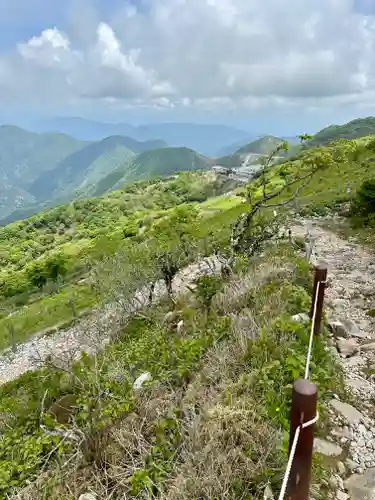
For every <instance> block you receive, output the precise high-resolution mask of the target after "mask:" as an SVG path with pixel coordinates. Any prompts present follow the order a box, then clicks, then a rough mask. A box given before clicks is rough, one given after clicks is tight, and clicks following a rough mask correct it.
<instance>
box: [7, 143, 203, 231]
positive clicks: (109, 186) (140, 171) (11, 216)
mask: <svg viewBox="0 0 375 500" xmlns="http://www.w3.org/2000/svg"><path fill="white" fill-rule="evenodd" d="M84 144H85V145H84V147H81V149H79V150H77V151H75V152H74V153H72V154H69V155H67V156H66V157H65V158H63V159H62V160H60V161H59V162H57V163H56V164H55V165H54V166H53V168H51V169H49V170H48V172H47V173H41V174H40V175H39V176H38V177H37V178H36V179H35V180H34V181H33V182H30V183H29V185H28V186H27V189H25V190H22V188H21V187H18V186H8V189H9V193H10V195H9V196H8V198H5V197H4V198H3V204H4V206H5V205H6V206H7V209H6V210H3V211H2V212H1V214H0V220H1V223H3V224H4V223H5V222H6V223H9V222H12V221H14V220H17V219H19V218H25V217H29V216H31V215H33V214H35V213H37V212H39V211H41V210H42V209H45V208H49V207H53V206H55V205H57V204H61V203H64V202H67V201H69V200H72V199H77V198H82V197H88V196H97V195H101V194H103V193H105V192H107V191H110V190H113V189H115V188H116V187H122V186H124V185H125V184H127V183H129V182H132V181H135V180H140V179H149V178H155V177H163V176H170V175H172V174H174V173H176V172H180V171H189V170H190V171H192V170H207V169H209V168H210V167H211V166H212V165H213V160H212V159H210V158H207V157H205V156H203V155H200V154H198V153H196V152H195V151H193V150H191V149H189V148H170V147H167V146H166V143H165V142H163V141H160V140H155V141H146V142H137V141H135V140H133V139H129V138H128V137H121V136H112V137H107V138H105V139H103V140H101V141H98V142H93V143H89V144H87V143H84ZM155 146H159V147H157V148H155V149H148V148H152V147H155ZM130 148H132V149H130ZM137 153H138V154H137ZM10 198H12V200H10ZM21 198H22V201H19V200H20V199H21Z"/></svg>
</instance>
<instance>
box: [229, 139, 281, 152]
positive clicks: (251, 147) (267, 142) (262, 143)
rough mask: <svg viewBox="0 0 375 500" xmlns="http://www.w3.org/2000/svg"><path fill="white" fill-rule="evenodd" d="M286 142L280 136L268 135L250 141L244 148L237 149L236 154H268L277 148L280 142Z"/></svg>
mask: <svg viewBox="0 0 375 500" xmlns="http://www.w3.org/2000/svg"><path fill="white" fill-rule="evenodd" d="M282 142H284V140H283V139H281V138H280V137H274V136H273V135H266V136H264V137H261V138H260V139H257V140H256V141H252V142H249V143H248V144H246V145H245V146H243V147H242V148H240V149H238V150H237V151H236V154H239V155H244V154H249V153H253V154H259V155H267V154H270V153H271V152H272V151H274V150H275V148H277V146H278V145H279V144H281V143H282Z"/></svg>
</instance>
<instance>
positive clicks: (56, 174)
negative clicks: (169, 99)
mask: <svg viewBox="0 0 375 500" xmlns="http://www.w3.org/2000/svg"><path fill="white" fill-rule="evenodd" d="M155 146H157V147H159V148H160V147H161V146H162V147H164V146H166V144H165V143H164V142H163V141H158V140H157V141H145V142H138V141H135V140H134V139H131V138H129V137H122V136H110V137H106V138H105V139H103V140H101V141H98V142H93V143H91V144H89V145H87V146H86V147H84V148H82V149H81V150H80V151H77V152H76V153H73V154H71V155H68V156H67V157H66V158H64V159H63V160H62V161H61V162H59V163H58V164H57V165H56V166H55V168H54V169H53V170H52V171H51V172H50V173H51V175H49V176H44V175H41V176H40V177H39V178H38V179H36V181H35V182H34V183H33V184H32V186H31V187H30V191H31V193H32V194H33V195H34V196H35V198H36V199H38V200H47V199H48V200H49V199H53V198H61V197H62V198H64V197H66V198H67V199H68V198H69V197H70V198H71V197H72V195H73V194H76V192H78V193H81V194H84V195H90V194H91V192H95V185H96V183H97V182H99V181H100V180H101V179H102V178H104V177H106V176H107V175H108V174H110V173H111V172H112V171H114V170H117V168H118V167H119V166H120V165H123V164H124V163H125V162H126V160H128V159H129V158H130V157H132V156H134V155H135V154H137V153H139V152H143V151H147V150H148V149H152V148H154V147H155Z"/></svg>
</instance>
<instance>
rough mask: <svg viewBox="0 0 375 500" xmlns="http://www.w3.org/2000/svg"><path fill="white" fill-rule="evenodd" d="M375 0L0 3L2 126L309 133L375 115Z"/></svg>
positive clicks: (30, 0)
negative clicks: (43, 121) (102, 124)
mask: <svg viewBox="0 0 375 500" xmlns="http://www.w3.org/2000/svg"><path fill="white" fill-rule="evenodd" d="M374 62H375V0H293V1H292V0H2V1H1V2H0V119H2V121H4V120H8V121H9V120H12V121H17V120H18V121H19V120H22V119H24V120H26V119H29V118H30V119H34V118H39V117H47V116H61V115H70V116H82V117H87V118H91V119H98V120H103V121H123V122H129V123H147V122H155V121H190V122H191V121H196V122H208V123H226V124H230V125H234V126H238V127H239V128H244V129H247V130H251V131H253V132H255V131H256V132H267V133H279V134H284V135H286V134H291V133H299V132H301V133H302V132H313V131H315V130H318V129H319V128H322V127H323V126H326V125H329V124H331V123H343V122H345V121H348V120H350V119H353V118H355V117H358V116H368V115H372V114H375V64H374Z"/></svg>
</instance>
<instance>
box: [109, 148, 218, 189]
mask: <svg viewBox="0 0 375 500" xmlns="http://www.w3.org/2000/svg"><path fill="white" fill-rule="evenodd" d="M213 163H214V162H213V160H212V159H210V158H207V157H205V156H202V155H200V154H198V153H196V152H195V151H193V150H192V149H188V148H163V149H153V150H150V151H145V152H144V153H141V154H139V155H138V156H135V157H134V158H133V159H131V160H130V161H129V162H127V163H126V165H125V168H124V175H123V177H122V178H121V180H120V181H118V182H117V184H116V186H118V187H120V186H121V185H122V184H125V183H128V182H132V181H134V180H138V179H143V178H152V177H157V176H168V175H171V174H174V173H175V172H180V171H190V170H207V169H208V168H210V167H211V166H212V165H213ZM104 182H105V181H104Z"/></svg>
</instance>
